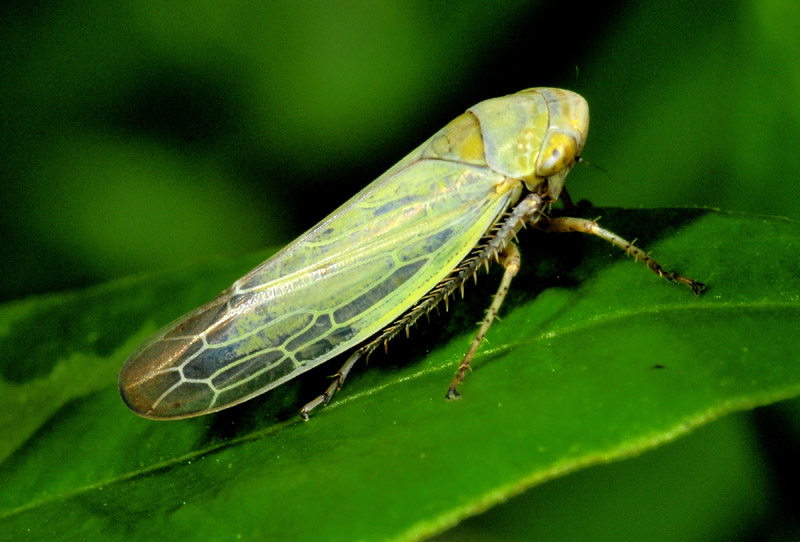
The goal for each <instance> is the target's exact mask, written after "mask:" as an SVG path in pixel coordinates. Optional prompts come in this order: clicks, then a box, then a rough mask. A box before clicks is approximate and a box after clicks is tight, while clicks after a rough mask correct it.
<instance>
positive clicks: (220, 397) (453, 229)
mask: <svg viewBox="0 0 800 542" xmlns="http://www.w3.org/2000/svg"><path fill="white" fill-rule="evenodd" d="M565 101H569V102H570V103H572V104H573V106H571V107H572V108H577V113H578V115H577V117H575V118H576V119H577V120H574V121H570V122H572V124H573V126H572V127H571V129H572V130H573V131H577V134H578V135H577V136H576V138H575V139H577V141H578V143H577V144H578V147H580V146H582V144H583V139H584V138H585V129H586V126H588V108H586V106H585V102H584V101H583V99H582V98H580V97H579V96H577V95H575V94H573V93H570V92H567V91H561V90H557V89H530V90H528V91H523V92H522V93H518V94H515V95H511V96H507V97H504V98H497V99H494V100H488V101H486V102H482V103H481V104H478V105H477V106H475V107H474V108H472V109H471V110H470V111H468V112H467V113H465V114H464V115H461V116H460V117H458V118H457V119H455V120H454V121H453V122H451V123H450V124H448V125H447V126H446V127H445V128H443V129H442V130H441V131H440V132H438V133H437V134H435V135H434V136H433V137H432V138H431V139H429V140H428V141H426V142H425V143H424V144H422V145H421V146H420V147H419V148H417V149H416V150H415V151H414V152H412V153H411V154H409V155H408V156H407V157H406V158H404V159H403V160H401V161H400V162H399V163H398V164H397V165H395V166H394V167H392V168H391V169H390V170H389V171H387V172H386V173H385V174H384V175H382V176H381V177H379V178H378V179H377V180H375V181H374V182H373V183H371V184H370V185H369V186H367V187H366V188H365V189H364V190H362V191H361V192H360V193H359V194H357V195H356V196H354V197H353V198H352V199H350V200H349V201H348V202H347V203H345V204H344V205H343V206H342V207H340V208H339V209H338V210H336V211H335V212H334V213H333V214H331V215H330V216H329V217H328V218H326V219H325V220H323V221H322V222H321V223H319V224H318V225H317V226H315V227H314V228H312V229H311V230H309V231H308V232H307V233H305V234H304V235H303V236H301V237H300V238H298V239H297V240H296V241H294V242H293V243H291V244H290V245H288V246H287V247H286V248H284V249H283V250H282V251H280V252H279V253H278V254H276V255H275V256H273V257H272V258H270V259H269V260H267V261H266V262H264V263H263V264H262V265H260V266H259V267H257V268H256V269H254V270H253V271H251V272H250V273H248V274H247V275H245V276H244V277H243V278H242V279H240V280H239V281H237V282H236V283H235V284H234V285H233V286H231V288H229V289H228V290H226V291H225V292H223V293H222V294H220V295H219V296H218V297H217V298H215V299H214V300H212V301H211V302H209V303H208V304H206V305H204V306H202V307H200V308H199V309H197V310H195V311H194V312H192V313H190V314H188V315H186V316H184V317H183V318H181V319H179V320H177V321H176V322H174V323H172V324H170V325H169V326H167V327H166V328H164V329H163V330H161V331H160V332H159V333H158V334H157V335H156V336H155V337H153V338H152V339H151V340H150V341H148V342H147V343H145V344H144V345H143V346H142V347H141V348H140V349H139V350H137V351H136V352H135V353H134V354H132V355H131V357H130V358H129V359H128V361H126V363H125V365H124V366H123V368H122V370H121V372H120V376H119V385H120V391H121V394H122V396H123V399H124V400H125V402H126V404H127V405H128V406H129V407H130V408H131V409H132V410H133V411H134V412H136V413H137V414H140V415H142V416H145V417H150V418H157V419H169V418H181V417H188V416H195V415H200V414H205V413H208V412H212V411H215V410H219V409H222V408H226V407H228V406H231V405H234V404H236V403H239V402H241V401H244V400H247V399H249V398H251V397H253V396H255V395H258V394H260V393H263V392H265V391H267V390H270V389H272V388H274V387H276V386H278V385H280V384H281V383H283V382H285V381H287V380H289V379H291V378H294V377H295V376H297V375H299V374H301V373H303V372H305V371H307V370H309V369H311V368H312V367H314V366H316V365H319V364H320V363H322V362H324V361H326V360H328V359H330V358H332V357H334V356H336V355H338V354H340V353H342V352H344V351H345V350H348V349H350V348H352V347H353V346H356V345H358V344H360V343H362V342H364V341H365V340H367V339H368V338H370V337H371V336H372V335H374V334H376V333H377V332H379V331H380V330H381V329H382V328H384V327H385V326H387V325H388V324H390V323H391V322H392V321H393V320H395V319H396V318H398V317H399V316H400V315H402V314H403V313H404V312H405V311H406V310H408V309H409V308H410V307H412V306H413V305H414V304H415V303H416V302H417V301H418V300H419V299H420V298H421V297H422V296H423V295H424V294H425V293H427V292H428V291H430V290H431V289H432V288H434V287H435V286H436V285H437V284H438V283H439V282H440V281H441V280H442V279H444V278H445V277H447V276H448V274H449V273H450V272H451V271H452V270H453V269H454V268H455V267H456V266H457V265H458V264H459V262H461V261H462V260H463V259H464V258H465V257H466V256H467V255H468V254H469V252H470V250H472V249H473V248H474V247H475V245H476V244H477V243H478V241H479V240H480V239H481V237H482V236H483V235H484V234H485V233H486V231H487V230H488V229H489V228H490V227H491V226H492V225H493V224H494V223H495V222H496V221H497V219H498V217H499V216H500V215H501V214H502V213H503V212H504V211H505V210H506V209H508V208H509V207H510V206H511V205H513V204H514V203H515V202H516V201H517V200H518V199H519V196H520V194H521V192H522V183H523V182H524V183H525V185H527V187H528V188H529V189H531V188H535V187H536V186H538V185H539V184H541V183H542V181H543V180H544V178H543V177H541V176H539V175H537V171H536V168H537V167H540V166H539V163H540V162H541V161H542V157H543V154H542V153H541V152H540V150H541V149H543V148H547V147H546V146H547V144H548V143H547V142H548V140H549V139H551V136H552V134H553V133H554V131H559V130H561V129H560V128H557V127H558V126H559V122H561V120H562V119H555V118H553V116H554V114H556V115H563V114H564V113H563V111H561V110H560V109H559V108H562V107H563V104H564V103H565ZM575 104H577V105H575ZM573 113H574V112H572V111H570V114H571V115H573ZM573 116H574V115H573ZM576 124H580V126H576ZM554 127H556V128H554ZM551 146H552V145H551ZM562 151H563V149H560V148H555V154H558V153H559V152H562ZM548 153H550V154H552V152H551V151H548ZM569 167H571V163H570V165H569V166H568V167H566V169H562V170H559V171H557V173H556V174H555V175H551V176H549V180H550V182H551V183H552V184H553V185H554V186H555V185H557V186H558V189H560V183H561V182H563V176H564V175H566V172H567V171H568V170H569ZM554 196H555V197H557V193H556V194H554Z"/></svg>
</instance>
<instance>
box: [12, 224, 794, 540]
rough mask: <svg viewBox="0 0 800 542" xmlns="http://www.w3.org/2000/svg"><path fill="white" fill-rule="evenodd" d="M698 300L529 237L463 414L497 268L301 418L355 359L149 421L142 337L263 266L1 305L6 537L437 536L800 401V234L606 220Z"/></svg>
mask: <svg viewBox="0 0 800 542" xmlns="http://www.w3.org/2000/svg"><path fill="white" fill-rule="evenodd" d="M587 213H589V214H591V215H592V216H598V215H601V216H602V218H601V223H602V224H603V225H604V226H606V227H608V228H610V229H612V230H614V231H616V232H617V233H619V234H620V235H623V236H626V237H629V238H633V237H638V242H637V244H638V245H639V246H641V247H644V248H646V249H647V250H648V251H650V252H651V254H652V255H653V256H654V257H655V258H656V259H658V260H659V261H660V262H661V263H662V264H663V265H664V266H665V267H667V268H669V269H673V270H676V271H680V272H682V273H685V274H687V275H689V276H691V277H693V278H696V279H697V280H701V281H703V282H705V283H706V284H707V285H708V286H709V290H708V291H707V292H706V293H705V294H704V295H703V296H701V297H695V296H693V295H692V294H691V292H690V291H689V290H688V289H685V288H681V287H679V286H676V285H671V284H668V283H666V282H664V281H662V280H660V279H658V277H656V276H654V275H653V274H652V273H650V272H648V271H646V270H645V269H643V268H642V266H640V265H638V264H636V263H634V262H632V261H630V260H629V259H626V258H625V256H624V255H623V254H621V253H619V251H617V250H616V249H613V248H612V247H610V246H607V245H606V244H604V243H603V242H601V241H600V240H596V239H592V238H589V237H587V236H580V235H577V234H549V235H548V234H543V233H541V232H535V231H525V232H523V233H522V235H520V246H521V249H522V256H523V270H522V272H521V273H520V275H519V276H518V277H517V279H516V280H515V283H514V284H513V286H512V291H511V293H510V294H509V297H508V299H507V302H506V303H507V305H506V306H505V307H504V309H503V311H502V312H501V317H502V320H501V321H499V322H497V323H496V324H495V325H494V326H493V327H492V329H491V331H490V333H489V337H488V339H489V342H488V343H487V344H484V345H483V347H482V349H481V351H480V352H479V354H478V356H477V357H476V359H475V362H474V364H473V365H474V370H473V372H472V373H471V374H469V375H468V377H467V380H466V381H465V383H464V385H463V387H462V388H461V392H462V394H463V396H464V398H463V399H462V400H461V401H457V402H449V403H448V402H446V401H445V400H444V399H443V396H444V393H445V391H446V387H447V384H448V382H449V379H450V378H451V377H452V375H453V372H454V370H455V368H456V365H457V363H458V361H459V360H460V358H461V356H462V355H463V353H464V351H465V349H466V347H467V345H468V343H469V340H470V339H471V337H472V335H473V333H474V331H475V327H476V326H475V322H477V321H478V320H479V319H480V318H481V316H482V314H483V312H482V311H483V309H484V308H485V307H486V305H487V303H488V301H489V299H490V298H491V295H492V293H493V290H494V288H495V287H496V284H497V280H498V279H499V275H498V273H497V270H494V271H493V272H492V273H491V274H490V275H489V276H488V277H487V276H485V275H482V276H481V278H480V279H479V283H478V285H477V287H476V286H474V285H472V284H470V285H469V286H468V287H467V290H466V293H467V298H466V299H465V300H464V301H460V300H459V301H457V302H453V301H452V300H451V303H450V310H449V312H447V313H446V314H445V313H444V307H442V314H441V315H440V316H436V315H432V316H431V323H430V324H425V325H422V326H418V327H417V328H415V329H413V330H412V332H411V339H409V340H406V339H402V338H401V339H395V340H394V341H393V342H392V343H390V345H389V353H388V355H384V354H378V355H374V356H373V357H372V358H371V359H370V362H369V365H368V366H365V365H364V364H360V365H359V366H357V367H356V369H355V370H354V371H353V373H351V376H350V378H349V379H348V381H347V383H346V384H345V387H344V388H343V390H342V392H341V393H339V394H338V395H337V396H336V397H335V399H334V401H333V402H332V404H331V405H329V406H328V407H327V408H325V409H322V410H320V411H318V412H315V415H314V416H312V419H311V421H310V422H308V423H303V422H301V421H300V420H299V418H298V416H297V411H298V409H299V408H300V406H302V404H303V401H304V400H307V399H308V398H309V397H312V396H314V395H315V394H316V393H319V391H320V390H321V389H322V388H323V387H324V386H325V384H326V382H327V376H328V375H330V374H332V373H333V372H335V370H336V369H337V368H338V360H334V361H332V362H330V363H328V364H325V365H323V366H322V367H320V368H318V370H315V371H312V372H310V373H308V374H307V375H305V376H303V377H302V378H300V379H297V380H296V381H292V382H290V383H289V384H286V385H285V386H282V387H281V388H279V389H277V390H274V391H272V392H270V393H269V394H267V395H265V396H263V398H259V399H256V400H254V401H250V402H248V403H245V404H243V405H240V406H237V407H235V408H232V409H229V410H227V411H224V412H221V413H218V414H214V415H211V416H207V417H203V418H198V419H191V420H182V421H176V422H153V421H149V420H144V419H140V418H138V417H136V416H134V415H133V414H131V413H130V412H129V411H128V410H127V409H126V408H125V406H124V405H123V404H122V402H121V401H120V399H119V396H118V394H117V389H116V385H115V382H116V381H115V375H116V372H117V370H118V369H119V366H120V364H121V363H122V361H123V360H124V359H125V357H126V355H128V354H129V353H130V352H131V351H132V350H133V348H135V347H136V346H137V344H138V343H139V342H141V341H142V340H144V339H145V338H146V337H147V336H148V335H149V334H150V333H152V332H153V331H155V329H156V328H158V327H159V326H161V325H163V324H165V323H167V322H168V321H169V320H170V319H172V318H174V317H175V316H177V315H180V314H182V313H183V312H185V311H186V310H189V309H191V308H192V307H193V306H196V305H198V304H200V303H202V302H203V301H205V300H207V299H209V298H210V297H212V296H213V295H215V294H216V293H218V292H219V291H220V290H222V289H223V288H224V287H226V286H227V285H228V284H230V283H231V282H232V281H233V280H235V279H236V278H237V277H238V276H239V275H241V274H242V273H243V272H245V271H247V270H248V269H249V268H251V267H252V266H253V264H254V263H257V262H258V261H260V260H261V259H263V257H264V254H261V255H258V256H256V257H249V258H242V259H241V260H237V261H216V262H211V263H207V264H203V265H197V266H194V267H191V268H185V269H182V270H178V271H173V272H170V273H164V274H161V275H158V276H150V277H140V278H135V279H128V280H124V281H118V282H114V283H110V284H107V285H105V286H102V287H98V288H92V289H87V290H83V291H78V292H73V293H66V294H60V295H53V296H47V297H37V298H32V299H29V300H24V301H21V302H16V303H11V304H7V305H5V306H3V307H0V349H2V352H3V357H2V360H0V378H2V380H0V417H2V418H0V432H2V434H3V435H4V438H3V440H2V444H1V445H0V446H2V448H0V453H2V455H1V456H0V457H2V461H3V462H2V464H0V488H2V491H1V492H0V540H19V539H23V538H29V539H44V538H46V537H48V536H49V537H56V538H59V539H76V540H77V539H85V538H89V537H93V538H97V537H102V538H103V539H105V540H116V539H120V540H123V539H130V538H131V537H135V538H150V539H153V538H156V537H157V538H158V539H159V540H186V539H191V538H192V537H193V536H196V533H198V532H203V533H204V536H206V537H208V538H209V539H221V538H230V539H235V538H236V537H237V536H239V537H242V538H243V539H255V538H259V539H274V538H277V539H282V540H304V539H311V538H312V537H313V539H316V540H374V539H383V540H417V539H421V538H423V537H425V536H429V535H431V534H435V533H438V532H441V531H443V530H445V529H446V528H448V527H450V526H452V525H454V524H455V523H456V522H458V521H460V520H462V519H464V518H466V517H469V516H471V515H473V514H476V513H477V512H480V511H483V510H485V509H487V508H489V507H491V506H493V505H494V504H497V503H499V502H501V501H503V500H505V499H508V498H509V497H511V496H514V495H516V494H518V493H521V492H522V491H524V490H525V489H527V488H530V487H532V486H534V485H537V484H539V483H541V482H543V481H545V480H548V479H551V478H555V477H558V476H561V475H563V474H565V473H567V472H570V471H575V470H578V469H581V468H583V467H586V466H589V465H592V464H597V463H605V462H608V461H612V460H616V459H620V458H623V457H627V456H631V455H635V454H638V453H640V452H642V451H644V450H647V449H650V448H654V447H657V446H659V445H660V444H662V443H665V442H668V441H671V440H674V439H676V438H677V437H679V436H681V435H683V434H685V433H687V432H689V431H690V430H692V429H693V428H695V427H697V426H699V425H702V424H704V423H708V422H710V421H712V420H714V419H716V418H719V417H721V416H724V415H725V414H728V413H730V412H734V411H738V410H746V409H751V408H753V407H756V406H759V405H765V404H769V403H773V402H776V401H779V400H782V399H787V398H791V397H795V396H797V395H798V394H800V363H798V361H799V360H798V348H797V345H796V337H795V335H796V330H797V326H798V322H800V258H798V256H797V254H798V249H800V224H798V223H796V222H793V221H790V220H787V219H782V218H773V217H764V216H755V215H746V214H730V213H722V212H717V211H710V210H702V209H668V210H635V211H634V210H614V209H590V210H589V211H587Z"/></svg>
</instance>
